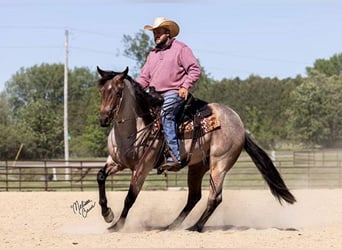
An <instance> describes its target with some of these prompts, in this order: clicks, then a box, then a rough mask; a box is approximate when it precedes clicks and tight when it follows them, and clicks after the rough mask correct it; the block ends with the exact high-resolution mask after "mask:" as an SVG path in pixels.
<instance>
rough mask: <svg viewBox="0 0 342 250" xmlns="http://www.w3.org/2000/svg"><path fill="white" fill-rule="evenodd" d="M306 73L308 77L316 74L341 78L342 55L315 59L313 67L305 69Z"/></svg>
mask: <svg viewBox="0 0 342 250" xmlns="http://www.w3.org/2000/svg"><path fill="white" fill-rule="evenodd" d="M306 72H307V74H308V76H314V75H317V74H324V75H325V76H333V75H337V76H342V53H340V54H335V55H333V56H332V57H330V58H329V59H328V60H326V59H317V60H316V61H315V62H314V65H313V67H307V68H306Z"/></svg>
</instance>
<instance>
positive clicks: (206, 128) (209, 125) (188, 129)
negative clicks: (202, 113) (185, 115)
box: [178, 114, 221, 139]
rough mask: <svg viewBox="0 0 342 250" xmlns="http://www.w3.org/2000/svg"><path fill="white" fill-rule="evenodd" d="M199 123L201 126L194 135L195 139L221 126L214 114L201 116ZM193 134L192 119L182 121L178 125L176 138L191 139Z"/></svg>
mask: <svg viewBox="0 0 342 250" xmlns="http://www.w3.org/2000/svg"><path fill="white" fill-rule="evenodd" d="M200 124H201V128H200V130H199V132H198V134H197V135H195V138H196V139H197V138H199V137H201V136H203V135H205V134H207V133H209V132H212V131H213V130H215V129H218V128H220V127H221V124H220V121H219V120H218V119H217V118H216V116H215V115H214V114H213V115H211V116H208V117H205V118H202V119H201V121H200ZM193 135H194V122H193V121H188V122H185V123H182V124H181V125H180V126H179V127H178V138H180V139H192V138H193Z"/></svg>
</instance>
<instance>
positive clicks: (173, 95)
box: [136, 17, 201, 169]
mask: <svg viewBox="0 0 342 250" xmlns="http://www.w3.org/2000/svg"><path fill="white" fill-rule="evenodd" d="M144 29H145V30H149V31H152V32H153V36H154V42H155V44H156V46H155V48H154V49H153V50H152V51H150V53H149V55H148V56H147V59H146V62H145V64H144V66H143V67H142V69H141V72H140V75H139V76H138V78H137V79H136V81H137V82H138V83H140V85H141V86H142V87H143V88H146V87H149V86H151V87H155V90H156V91H157V92H159V93H160V94H162V96H163V97H164V104H163V106H162V111H161V115H162V124H163V128H164V133H165V136H166V139H167V142H168V145H169V148H170V150H171V151H172V153H173V155H174V158H175V160H173V157H171V156H169V157H168V158H167V159H166V163H165V164H164V165H163V168H165V169H170V168H173V167H176V166H177V167H178V166H180V165H181V158H180V153H179V143H178V138H177V124H176V121H175V116H176V112H177V110H178V109H179V107H180V105H181V104H182V100H184V99H186V98H187V97H188V93H189V89H190V88H191V87H192V86H193V85H194V84H195V83H196V82H197V81H198V80H199V78H200V76H201V68H200V65H199V63H198V61H197V59H196V58H195V56H194V55H193V53H192V51H191V49H190V48H189V47H188V46H187V45H186V44H184V43H182V42H180V41H178V40H176V39H175V37H176V36H177V35H178V33H179V26H178V24H177V23H176V22H174V21H171V20H168V19H166V18H164V17H157V18H156V19H155V20H154V23H153V25H152V26H151V25H145V27H144Z"/></svg>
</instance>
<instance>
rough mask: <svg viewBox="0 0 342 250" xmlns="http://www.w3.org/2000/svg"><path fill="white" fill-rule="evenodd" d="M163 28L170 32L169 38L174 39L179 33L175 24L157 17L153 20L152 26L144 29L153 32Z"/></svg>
mask: <svg viewBox="0 0 342 250" xmlns="http://www.w3.org/2000/svg"><path fill="white" fill-rule="evenodd" d="M159 27H164V28H166V29H168V30H169V31H170V35H171V37H175V36H177V35H178V33H179V26H178V24H177V23H176V22H174V21H171V20H168V19H166V18H165V17H157V18H156V19H154V22H153V25H152V26H151V25H145V26H144V29H145V30H149V31H153V30H154V29H156V28H159Z"/></svg>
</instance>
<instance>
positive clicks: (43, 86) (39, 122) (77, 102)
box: [6, 64, 106, 159]
mask: <svg viewBox="0 0 342 250" xmlns="http://www.w3.org/2000/svg"><path fill="white" fill-rule="evenodd" d="M68 79H69V81H68V85H69V86H68V87H69V88H68V94H69V96H68V123H69V134H70V135H71V138H72V140H71V142H70V144H71V146H70V154H71V155H80V151H79V148H81V146H82V145H87V143H86V142H84V141H82V138H83V137H82V136H83V134H84V133H85V129H86V127H87V126H88V124H87V120H88V116H89V115H92V114H91V112H94V107H93V106H95V105H98V103H99V102H98V103H96V104H95V101H98V99H94V98H90V96H94V95H95V93H96V94H98V90H97V89H96V80H97V75H96V73H94V72H90V70H89V69H87V68H74V69H71V70H69V74H68ZM6 92H7V94H8V103H9V107H10V114H11V117H12V122H13V126H16V127H17V128H18V129H17V131H18V130H19V129H22V128H25V129H22V135H21V139H22V141H24V143H25V147H24V151H23V155H24V156H25V157H27V158H31V159H32V158H52V157H62V155H63V152H64V142H63V140H64V128H63V115H64V112H63V107H64V103H63V102H64V96H63V94H64V66H63V65H62V64H51V65H49V64H41V65H35V66H33V67H30V68H26V69H25V68H21V69H20V70H19V71H18V72H17V73H16V74H15V75H14V76H13V77H12V78H11V79H10V81H8V82H7V83H6ZM97 113H98V110H97ZM98 127H99V128H98V129H99V130H100V129H101V128H100V126H98ZM94 129H95V128H94ZM100 131H101V130H100ZM83 139H84V138H83ZM26 143H29V145H26ZM77 144H78V145H77ZM102 144H103V145H106V140H104V141H103V142H102ZM19 145H20V144H19ZM73 150H75V152H73ZM83 152H85V151H84V150H83ZM86 152H87V156H96V155H93V154H91V155H89V153H93V151H89V150H87V151H86ZM80 156H83V155H80Z"/></svg>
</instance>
